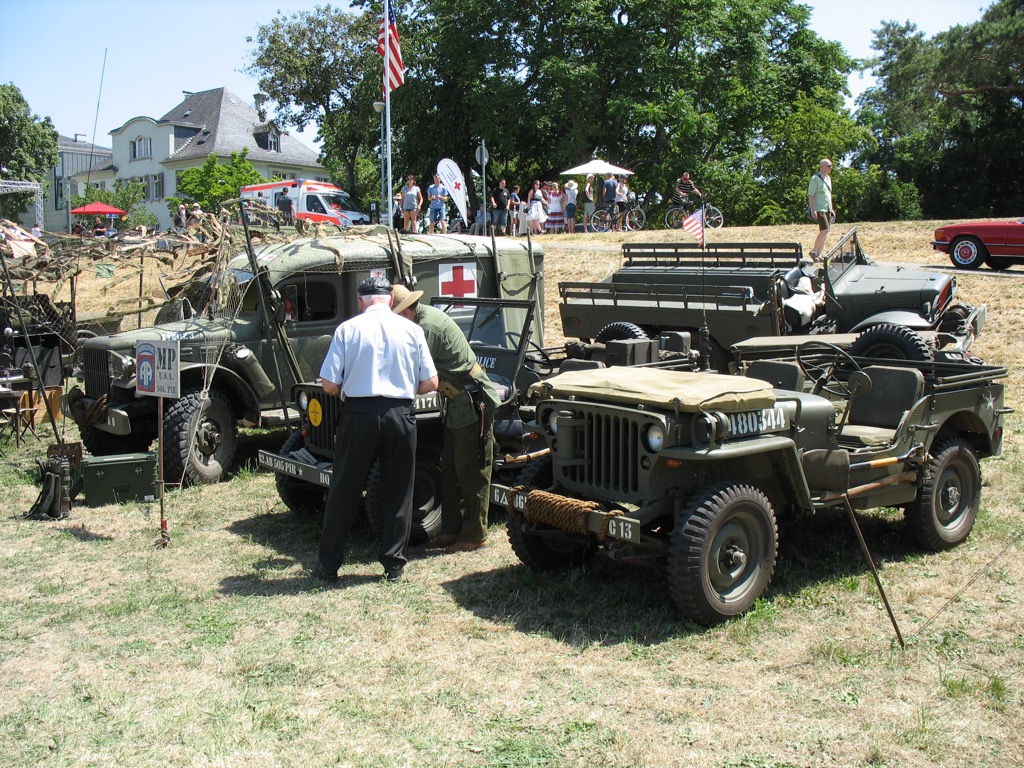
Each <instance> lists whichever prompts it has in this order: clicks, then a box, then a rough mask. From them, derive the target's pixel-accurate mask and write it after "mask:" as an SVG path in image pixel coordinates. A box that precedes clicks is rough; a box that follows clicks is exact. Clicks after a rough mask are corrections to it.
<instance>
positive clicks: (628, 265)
mask: <svg viewBox="0 0 1024 768" xmlns="http://www.w3.org/2000/svg"><path fill="white" fill-rule="evenodd" d="M622 251H623V258H624V266H623V267H622V269H620V270H618V271H617V272H615V273H614V274H613V275H611V276H610V277H608V278H607V279H605V280H603V281H601V282H596V283H580V282H563V283H559V286H558V290H559V293H560V296H561V304H560V305H559V311H560V313H561V317H562V330H563V332H564V333H565V335H566V337H567V338H579V339H592V338H593V339H596V340H597V341H608V340H610V339H615V338H647V337H650V336H654V335H657V334H658V333H660V332H661V331H666V330H677V331H688V332H690V333H691V334H697V333H698V329H701V328H704V327H706V328H707V329H708V332H709V334H710V340H709V341H710V344H709V345H708V347H709V348H708V349H707V350H701V351H702V354H705V355H709V356H710V361H709V362H710V365H711V367H712V368H714V369H716V370H720V371H722V372H725V371H726V368H727V365H728V362H729V359H730V358H729V355H728V353H727V352H726V350H728V349H729V348H730V347H732V345H733V344H735V343H737V342H739V341H742V340H744V339H748V338H753V337H765V336H785V335H805V334H825V333H828V334H832V333H840V334H846V333H857V334H860V335H861V337H862V338H861V339H857V340H856V346H854V347H853V348H852V351H853V352H854V354H857V355H867V356H869V357H872V356H877V357H888V358H901V359H909V360H929V359H932V357H933V356H934V352H935V350H936V349H938V348H943V347H953V348H955V349H957V350H959V351H961V352H962V351H965V350H968V349H969V348H970V345H971V342H972V341H973V339H974V337H975V336H976V335H977V334H978V333H980V332H981V328H982V326H983V324H984V321H985V307H984V305H982V306H980V307H977V308H975V307H971V306H968V305H965V304H960V303H958V302H957V282H956V277H955V276H953V275H946V274H942V273H938V272H925V271H921V270H914V269H905V268H903V267H890V266H881V265H878V264H875V262H874V261H872V259H871V258H870V257H869V256H868V255H867V254H866V253H865V252H864V251H863V249H862V248H861V245H860V242H859V240H858V239H857V231H856V230H855V229H854V230H851V231H850V232H849V233H848V234H847V235H846V236H845V237H844V238H843V239H842V240H841V241H840V242H839V243H838V244H837V245H836V246H835V248H833V249H832V250H831V251H830V252H829V254H828V256H827V257H826V259H825V264H824V266H823V267H818V266H817V265H814V264H812V263H811V262H809V261H805V260H804V259H803V258H802V247H801V246H800V245H799V244H798V243H715V244H708V245H707V247H706V249H704V250H701V249H699V248H698V246H697V245H696V244H690V243H686V244H671V243H627V244H625V245H623V247H622ZM694 338H696V335H695V336H694ZM695 346H696V344H695Z"/></svg>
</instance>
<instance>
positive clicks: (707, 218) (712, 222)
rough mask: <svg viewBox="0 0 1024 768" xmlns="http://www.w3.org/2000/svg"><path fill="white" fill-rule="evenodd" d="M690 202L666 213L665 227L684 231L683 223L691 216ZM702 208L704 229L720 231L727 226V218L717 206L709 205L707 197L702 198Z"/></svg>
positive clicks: (674, 207) (675, 206)
mask: <svg viewBox="0 0 1024 768" xmlns="http://www.w3.org/2000/svg"><path fill="white" fill-rule="evenodd" d="M688 203H689V200H685V201H684V202H683V205H674V206H673V207H671V208H669V209H668V210H667V211H665V226H666V227H667V228H668V229H682V227H683V221H684V220H685V219H686V217H687V216H689V215H690V208H689V205H688ZM700 208H703V209H704V228H705V229H720V228H721V226H722V225H723V224H725V217H724V216H722V212H721V211H720V210H718V209H717V208H715V206H713V205H711V204H710V203H708V198H707V195H705V196H704V197H703V198H701V204H700Z"/></svg>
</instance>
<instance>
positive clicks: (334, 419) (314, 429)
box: [306, 387, 341, 454]
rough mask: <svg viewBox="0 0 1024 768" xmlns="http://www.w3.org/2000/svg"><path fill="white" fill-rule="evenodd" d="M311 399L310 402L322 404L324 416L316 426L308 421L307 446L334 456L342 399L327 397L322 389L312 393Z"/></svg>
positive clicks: (310, 394)
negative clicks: (335, 433) (335, 432)
mask: <svg viewBox="0 0 1024 768" xmlns="http://www.w3.org/2000/svg"><path fill="white" fill-rule="evenodd" d="M309 399H310V402H312V401H313V400H314V399H316V400H317V401H318V402H319V403H320V406H321V409H322V413H323V416H322V418H321V419H320V423H319V424H318V425H316V426H313V423H312V422H310V421H309V420H307V422H306V425H307V428H308V429H309V435H308V436H307V438H306V445H307V446H309V447H310V448H312V449H313V450H315V451H319V452H321V453H327V454H332V453H333V452H334V430H335V428H336V427H337V426H338V413H339V411H340V410H341V398H338V397H331V396H330V395H326V394H324V391H323V390H322V389H320V388H319V387H317V388H316V389H314V390H311V391H310V393H309Z"/></svg>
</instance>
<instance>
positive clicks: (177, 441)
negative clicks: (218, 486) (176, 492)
mask: <svg viewBox="0 0 1024 768" xmlns="http://www.w3.org/2000/svg"><path fill="white" fill-rule="evenodd" d="M164 443H165V448H164V462H165V463H164V481H165V482H168V483H178V482H180V483H181V484H182V485H184V486H187V485H200V484H202V485H206V484H210V483H219V482H220V481H221V480H223V479H224V475H226V474H227V471H228V470H229V469H230V468H231V464H232V462H233V461H234V459H235V417H234V415H233V414H232V412H231V402H230V401H229V400H228V397H227V395H225V394H224V393H223V392H221V391H220V390H218V389H211V390H209V392H208V393H207V394H206V396H205V397H204V396H203V391H202V390H201V389H198V388H192V389H187V390H185V393H184V394H183V395H182V396H181V399H180V400H177V401H175V402H174V403H173V404H172V405H171V407H170V408H169V409H168V410H167V412H166V413H165V414H164Z"/></svg>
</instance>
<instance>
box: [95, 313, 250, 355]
mask: <svg viewBox="0 0 1024 768" xmlns="http://www.w3.org/2000/svg"><path fill="white" fill-rule="evenodd" d="M238 325H239V323H238V319H237V318H236V319H234V320H232V319H229V318H222V319H215V320H196V319H192V320H182V321H180V322H176V323H165V324H163V325H157V326H154V327H152V328H139V329H137V330H133V331H122V332H121V333H115V334H112V335H110V336H98V337H96V338H94V339H89V340H87V341H86V342H85V343H84V345H83V346H84V347H85V348H86V349H102V350H106V351H112V352H117V353H119V354H122V355H129V356H134V355H135V345H136V344H137V343H138V342H140V341H173V340H174V339H178V340H180V341H181V342H183V343H188V344H196V343H199V344H203V343H206V344H223V343H227V342H233V341H235V340H236V336H237V334H236V331H237V330H238Z"/></svg>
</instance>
